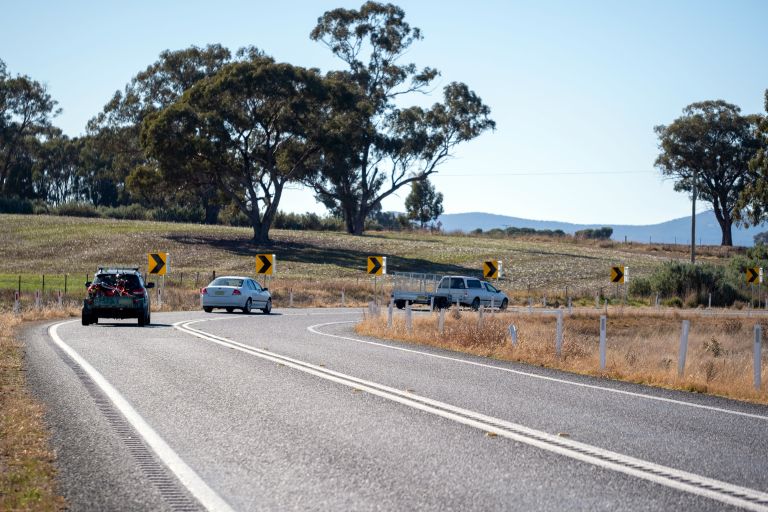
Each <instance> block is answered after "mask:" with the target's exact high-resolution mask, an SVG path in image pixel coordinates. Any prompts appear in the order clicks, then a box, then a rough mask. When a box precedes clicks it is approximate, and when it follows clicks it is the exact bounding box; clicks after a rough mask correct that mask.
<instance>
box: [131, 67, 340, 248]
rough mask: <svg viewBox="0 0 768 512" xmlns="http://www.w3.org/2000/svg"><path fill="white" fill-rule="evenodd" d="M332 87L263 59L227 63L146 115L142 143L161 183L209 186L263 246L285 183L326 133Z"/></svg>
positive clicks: (298, 172) (329, 129)
mask: <svg viewBox="0 0 768 512" xmlns="http://www.w3.org/2000/svg"><path fill="white" fill-rule="evenodd" d="M332 89H333V88H332V87H330V86H329V84H328V83H327V82H326V81H325V80H324V79H323V78H322V77H321V76H320V75H319V74H318V73H317V71H315V70H307V69H303V68H300V67H296V66H291V65H290V64H276V63H275V62H274V61H273V60H272V59H270V58H267V57H258V58H256V57H255V58H253V59H252V60H250V61H247V62H238V63H232V64H228V65H226V66H224V67H223V68H222V69H221V70H220V71H219V72H218V73H216V74H215V75H214V76H211V77H209V78H206V79H203V80H201V81H200V82H198V83H196V84H195V85H193V86H192V87H191V88H190V89H189V90H188V91H187V92H186V93H185V94H184V95H183V96H182V98H181V99H180V100H178V101H176V102H175V103H174V104H172V105H171V106H170V107H168V108H166V109H164V110H162V111H160V112H158V113H156V114H151V115H149V116H148V117H147V118H146V119H145V120H144V123H143V127H142V143H143V144H144V147H145V148H146V149H147V152H148V154H149V155H150V156H151V157H152V158H155V159H156V160H157V162H158V163H159V169H160V171H161V172H162V174H163V178H164V179H165V180H169V181H172V182H191V183H194V184H197V185H201V184H205V183H210V184H213V185H214V186H215V187H216V189H217V190H218V191H220V192H221V193H223V194H224V195H225V196H226V197H227V198H228V199H229V200H230V201H232V203H234V204H235V205H237V207H238V209H239V210H240V211H241V212H242V213H243V214H245V215H246V216H247V217H248V219H249V220H250V222H251V225H252V227H253V240H254V241H255V242H257V243H265V242H268V241H269V229H270V227H271V224H272V221H273V220H274V218H275V215H276V214H277V211H278V204H279V202H280V197H281V195H282V192H283V188H284V186H285V184H286V183H287V182H289V181H292V180H296V179H298V178H299V177H301V174H302V173H303V172H306V166H307V164H308V163H309V162H310V161H311V159H312V158H313V157H314V156H315V155H316V153H317V152H318V151H319V149H320V147H321V145H322V137H323V136H324V134H326V133H329V132H331V133H332V132H333V128H332V127H331V126H330V125H329V123H328V121H329V119H330V116H329V112H331V111H333V110H334V108H333V105H332V104H331V103H330V102H329V98H330V97H331V93H330V91H331V90H332Z"/></svg>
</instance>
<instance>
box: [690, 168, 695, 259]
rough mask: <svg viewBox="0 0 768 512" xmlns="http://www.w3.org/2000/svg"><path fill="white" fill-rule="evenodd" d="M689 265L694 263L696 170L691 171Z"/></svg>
mask: <svg viewBox="0 0 768 512" xmlns="http://www.w3.org/2000/svg"><path fill="white" fill-rule="evenodd" d="M691 263H692V264H693V263H696V169H694V170H693V200H692V201H691Z"/></svg>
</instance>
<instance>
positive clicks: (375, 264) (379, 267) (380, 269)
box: [366, 256, 387, 304]
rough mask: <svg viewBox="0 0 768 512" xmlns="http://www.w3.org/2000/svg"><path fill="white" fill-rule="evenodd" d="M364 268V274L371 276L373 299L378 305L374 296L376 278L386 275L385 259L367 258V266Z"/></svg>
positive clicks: (379, 257) (382, 257)
mask: <svg viewBox="0 0 768 512" xmlns="http://www.w3.org/2000/svg"><path fill="white" fill-rule="evenodd" d="M366 268H367V270H366V273H367V274H368V275H370V276H373V299H374V300H375V301H376V303H377V304H378V297H377V296H376V285H377V283H376V277H377V276H383V275H386V274H387V257H386V256H368V265H367V267H366Z"/></svg>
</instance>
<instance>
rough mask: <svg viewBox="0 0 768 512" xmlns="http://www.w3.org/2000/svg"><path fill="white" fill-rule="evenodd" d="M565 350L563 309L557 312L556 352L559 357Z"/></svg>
mask: <svg viewBox="0 0 768 512" xmlns="http://www.w3.org/2000/svg"><path fill="white" fill-rule="evenodd" d="M562 350H563V310H562V309H561V310H558V312H557V333H556V338H555V352H556V353H557V357H560V353H561V352H562Z"/></svg>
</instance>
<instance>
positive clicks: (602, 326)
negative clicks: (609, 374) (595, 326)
mask: <svg viewBox="0 0 768 512" xmlns="http://www.w3.org/2000/svg"><path fill="white" fill-rule="evenodd" d="M607 323H608V317H606V316H605V315H600V369H601V370H605V359H606V357H605V352H606V340H605V335H606V333H605V331H606V324H607Z"/></svg>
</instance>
